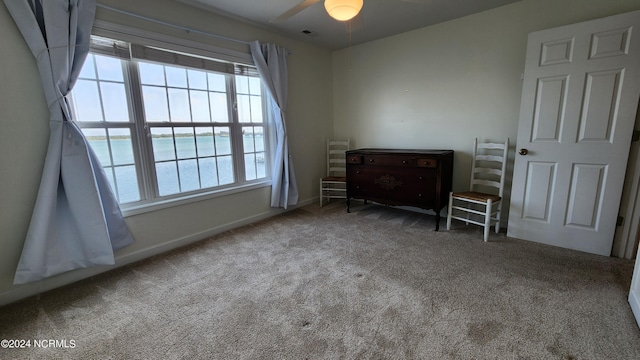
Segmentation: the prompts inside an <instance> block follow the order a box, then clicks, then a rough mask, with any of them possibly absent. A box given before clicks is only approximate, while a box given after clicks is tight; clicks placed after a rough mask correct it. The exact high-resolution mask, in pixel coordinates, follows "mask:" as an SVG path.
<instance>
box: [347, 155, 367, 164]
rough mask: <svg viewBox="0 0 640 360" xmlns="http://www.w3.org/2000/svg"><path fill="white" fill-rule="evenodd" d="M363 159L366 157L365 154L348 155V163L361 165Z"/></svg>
mask: <svg viewBox="0 0 640 360" xmlns="http://www.w3.org/2000/svg"><path fill="white" fill-rule="evenodd" d="M363 159H364V156H362V155H347V164H356V165H360V164H362V160H363Z"/></svg>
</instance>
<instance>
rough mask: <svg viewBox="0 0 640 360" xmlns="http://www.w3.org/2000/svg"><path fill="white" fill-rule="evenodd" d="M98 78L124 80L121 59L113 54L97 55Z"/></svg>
mask: <svg viewBox="0 0 640 360" xmlns="http://www.w3.org/2000/svg"><path fill="white" fill-rule="evenodd" d="M96 65H97V67H98V78H99V79H100V80H111V81H120V82H122V81H124V77H123V76H122V63H121V62H120V59H117V58H113V57H111V56H102V55H96Z"/></svg>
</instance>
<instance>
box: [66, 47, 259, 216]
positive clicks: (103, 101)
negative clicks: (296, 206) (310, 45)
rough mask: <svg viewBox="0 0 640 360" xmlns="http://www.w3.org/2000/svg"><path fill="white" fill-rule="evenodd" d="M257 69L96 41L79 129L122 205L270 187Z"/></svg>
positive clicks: (79, 87)
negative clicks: (264, 184)
mask: <svg viewBox="0 0 640 360" xmlns="http://www.w3.org/2000/svg"><path fill="white" fill-rule="evenodd" d="M262 93H263V91H262V88H261V83H260V79H259V77H258V75H257V73H256V72H255V69H254V68H252V67H250V66H247V65H240V64H230V63H225V62H221V61H215V60H212V59H208V58H203V57H198V56H192V55H186V54H182V53H176V52H170V51H167V50H163V49H158V48H151V47H144V46H139V45H134V44H127V43H123V42H119V41H116V40H110V39H105V38H98V37H94V38H92V50H91V52H90V54H89V55H88V57H87V60H86V62H85V64H84V66H83V68H82V71H81V73H80V76H79V78H78V80H77V82H76V85H75V87H74V89H73V91H72V99H71V101H72V104H73V109H74V115H75V120H76V122H77V123H78V124H79V126H80V127H81V129H82V131H83V133H84V134H85V136H86V137H87V139H88V141H89V144H90V145H91V148H92V149H93V151H94V152H95V153H96V155H97V157H98V158H99V159H100V162H101V164H102V166H103V168H104V170H105V172H106V173H107V177H108V178H109V181H110V183H111V186H112V188H113V190H114V193H115V194H116V196H117V198H118V200H119V202H120V203H121V204H137V203H146V202H154V201H158V200H164V199H172V198H176V197H182V196H184V195H192V194H198V193H206V192H211V191H212V190H219V189H227V188H233V187H237V186H240V185H245V184H251V183H260V182H261V181H262V182H264V180H266V179H267V178H268V176H269V171H268V166H267V165H268V159H269V156H268V155H269V152H268V146H267V143H268V142H267V141H265V136H266V135H267V126H266V119H265V116H264V114H265V101H264V99H263V96H262Z"/></svg>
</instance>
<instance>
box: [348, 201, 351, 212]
mask: <svg viewBox="0 0 640 360" xmlns="http://www.w3.org/2000/svg"><path fill="white" fill-rule="evenodd" d="M350 204H351V201H350V200H349V199H347V212H348V213H349V212H351V211H350V209H349V205H350Z"/></svg>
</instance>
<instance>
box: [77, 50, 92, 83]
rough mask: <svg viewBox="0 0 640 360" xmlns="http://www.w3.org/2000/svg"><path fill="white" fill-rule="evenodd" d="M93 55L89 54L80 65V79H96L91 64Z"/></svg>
mask: <svg viewBox="0 0 640 360" xmlns="http://www.w3.org/2000/svg"><path fill="white" fill-rule="evenodd" d="M94 56H95V55H92V54H89V55H88V56H87V59H86V60H85V61H84V64H83V65H82V70H80V76H79V77H80V78H89V79H95V78H96V70H95V68H94V66H95V63H94V62H93V57H94Z"/></svg>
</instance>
